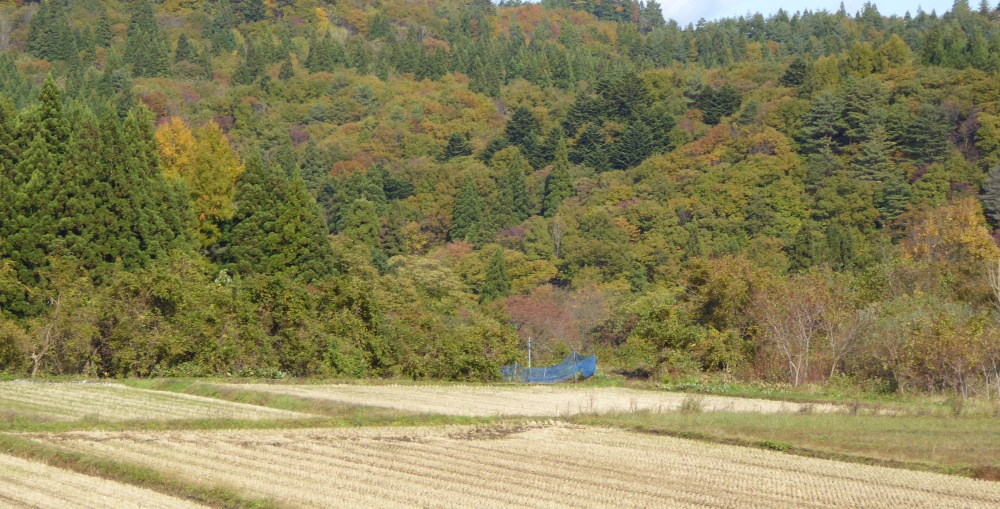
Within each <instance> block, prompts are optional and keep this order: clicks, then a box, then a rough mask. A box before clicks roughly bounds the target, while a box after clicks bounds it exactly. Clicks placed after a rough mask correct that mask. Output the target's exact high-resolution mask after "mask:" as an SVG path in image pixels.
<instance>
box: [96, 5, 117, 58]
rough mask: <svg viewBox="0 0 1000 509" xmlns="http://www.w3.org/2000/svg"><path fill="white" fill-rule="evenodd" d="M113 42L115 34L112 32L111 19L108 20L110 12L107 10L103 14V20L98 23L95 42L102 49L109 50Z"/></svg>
mask: <svg viewBox="0 0 1000 509" xmlns="http://www.w3.org/2000/svg"><path fill="white" fill-rule="evenodd" d="M113 41H114V33H113V32H112V31H111V19H109V18H108V11H107V9H105V10H104V11H102V12H101V19H100V21H99V22H98V23H97V30H96V31H95V32H94V42H95V43H96V44H97V45H98V46H100V47H102V48H107V47H109V46H111V43H112V42H113Z"/></svg>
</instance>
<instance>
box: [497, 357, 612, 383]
mask: <svg viewBox="0 0 1000 509" xmlns="http://www.w3.org/2000/svg"><path fill="white" fill-rule="evenodd" d="M596 372H597V356H596V355H591V356H590V357H584V356H582V355H580V354H578V353H576V352H573V353H572V354H571V355H570V356H569V357H566V358H565V359H563V361H562V362H560V363H559V364H556V365H555V366H545V367H541V368H530V369H529V368H526V367H524V366H521V365H519V364H517V363H514V364H510V365H507V366H503V367H501V368H500V374H501V375H503V379H504V380H506V381H508V382H527V383H542V384H554V383H558V382H565V381H566V380H572V379H573V378H574V377H576V374H577V373H580V375H582V376H583V377H584V378H589V377H590V376H592V375H593V374H594V373H596Z"/></svg>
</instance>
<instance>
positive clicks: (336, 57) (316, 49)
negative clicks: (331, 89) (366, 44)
mask: <svg viewBox="0 0 1000 509" xmlns="http://www.w3.org/2000/svg"><path fill="white" fill-rule="evenodd" d="M346 59H347V57H346V55H345V51H344V46H343V44H341V43H340V41H337V40H335V39H334V38H333V36H331V35H330V34H326V35H325V36H324V37H323V38H322V39H319V40H315V39H314V40H313V41H312V42H311V43H310V44H309V56H308V57H306V64H305V65H306V69H309V72H333V71H334V70H335V69H336V67H337V65H341V64H344V63H345V62H346Z"/></svg>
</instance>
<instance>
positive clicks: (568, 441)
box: [27, 424, 1000, 508]
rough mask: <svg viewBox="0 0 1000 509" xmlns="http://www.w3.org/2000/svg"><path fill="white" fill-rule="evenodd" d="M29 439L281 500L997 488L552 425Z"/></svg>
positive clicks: (787, 503) (952, 499) (721, 498)
mask: <svg viewBox="0 0 1000 509" xmlns="http://www.w3.org/2000/svg"><path fill="white" fill-rule="evenodd" d="M27 436H28V437H29V438H32V439H35V440H40V441H43V442H45V443H48V444H51V445H55V446H58V447H60V448H66V449H70V450H73V451H78V452H83V453H87V454H93V455H97V456H102V457H108V458H114V459H116V460H118V461H123V462H128V463H133V464H139V465H145V466H147V467H151V468H154V469H156V470H158V471H161V472H165V473H168V474H169V475H174V476H177V477H179V478H181V479H184V480H186V481H187V482H192V483H207V484H213V485H223V486H230V487H232V488H235V489H237V490H239V491H240V492H242V493H245V494H247V495H250V496H255V497H266V498H270V499H272V500H275V501H277V502H278V503H280V504H284V505H288V506H291V507H317V508H319V507H379V508H382V507H445V508H448V507H453V508H466V507H581V508H584V507H586V508H595V507H597V508H601V507H607V508H618V507H788V508H800V507H927V508H932V507H933V508H939V507H968V508H973V507H983V508H995V507H1000V484H996V483H990V482H986V481H977V480H973V479H968V478H961V477H952V476H946V475H941V474H933V473H926V472H915V471H908V470H896V469H890V468H884V467H876V466H868V465H860V464H854V463H841V462H835V461H829V460H821V459H813V458H804V457H799V456H792V455H787V454H782V453H778V452H773V451H766V450H761V449H749V448H743V447H734V446H727V445H719V444H711V443H702V442H696V441H692V440H685V439H677V438H669V437H660V436H654V435H648V434H640V433H634V432H628V431H622V430H616V429H609V428H597V427H584V426H572V425H565V424H557V425H530V426H519V427H518V426H513V425H497V426H481V427H417V428H349V429H309V430H294V431H292V430H271V431H199V432H70V433H62V434H35V435H27Z"/></svg>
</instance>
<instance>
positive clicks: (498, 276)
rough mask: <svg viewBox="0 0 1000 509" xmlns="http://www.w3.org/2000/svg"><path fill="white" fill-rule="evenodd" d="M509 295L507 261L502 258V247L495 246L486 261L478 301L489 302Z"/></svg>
mask: <svg viewBox="0 0 1000 509" xmlns="http://www.w3.org/2000/svg"><path fill="white" fill-rule="evenodd" d="M508 295H510V277H509V276H508V275H507V262H506V261H505V260H504V258H503V248H502V247H499V246H498V247H496V248H495V249H493V252H492V253H491V254H490V257H489V260H487V262H486V280H485V281H483V288H482V290H480V292H479V302H489V301H493V300H496V299H500V298H503V297H507V296H508Z"/></svg>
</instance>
